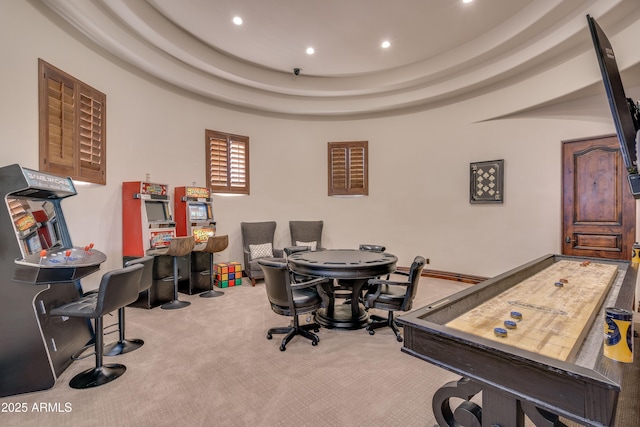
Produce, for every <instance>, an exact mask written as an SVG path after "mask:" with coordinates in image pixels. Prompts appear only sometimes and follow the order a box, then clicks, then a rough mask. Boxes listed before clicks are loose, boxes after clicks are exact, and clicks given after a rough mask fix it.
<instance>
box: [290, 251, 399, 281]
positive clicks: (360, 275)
mask: <svg viewBox="0 0 640 427" xmlns="http://www.w3.org/2000/svg"><path fill="white" fill-rule="evenodd" d="M397 261H398V258H397V257H396V256H395V255H392V254H389V253H383V252H371V251H361V250H357V249H328V250H322V251H308V252H296V253H293V254H291V255H290V256H289V257H288V262H289V267H290V268H291V270H293V271H294V272H295V273H299V274H306V275H309V276H324V277H332V278H336V279H366V278H371V277H377V276H382V275H385V274H389V273H391V272H393V271H394V270H395V268H396V262H397Z"/></svg>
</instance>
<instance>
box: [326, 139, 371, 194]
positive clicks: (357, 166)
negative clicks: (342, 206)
mask: <svg viewBox="0 0 640 427" xmlns="http://www.w3.org/2000/svg"><path fill="white" fill-rule="evenodd" d="M328 164H329V174H328V177H329V195H330V196H344V195H360V196H365V195H368V194H369V178H368V142H367V141H352V142H330V143H329V159H328Z"/></svg>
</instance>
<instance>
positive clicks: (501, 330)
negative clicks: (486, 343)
mask: <svg viewBox="0 0 640 427" xmlns="http://www.w3.org/2000/svg"><path fill="white" fill-rule="evenodd" d="M493 333H494V334H495V335H496V336H497V337H506V336H507V330H506V329H504V328H494V329H493Z"/></svg>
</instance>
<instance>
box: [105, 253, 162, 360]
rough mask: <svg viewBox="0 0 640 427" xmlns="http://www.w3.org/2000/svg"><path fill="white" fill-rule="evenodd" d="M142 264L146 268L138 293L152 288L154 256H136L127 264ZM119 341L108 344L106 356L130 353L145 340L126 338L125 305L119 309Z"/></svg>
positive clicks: (126, 265)
mask: <svg viewBox="0 0 640 427" xmlns="http://www.w3.org/2000/svg"><path fill="white" fill-rule="evenodd" d="M136 264H142V265H143V266H144V269H143V270H142V279H141V280H140V287H139V289H138V294H139V293H140V292H144V291H146V290H148V289H149V288H151V284H152V283H153V257H152V256H144V257H142V258H136V259H132V260H130V261H128V262H127V263H126V264H125V267H129V266H131V265H136ZM117 325H118V335H119V336H118V341H117V342H114V343H112V344H109V345H106V346H105V348H104V355H105V356H117V355H119V354H125V353H129V352H131V351H134V350H137V349H138V348H140V347H142V345H143V344H144V341H143V340H141V339H140V338H131V339H127V338H125V334H124V328H125V323H124V307H120V308H119V309H118V323H117Z"/></svg>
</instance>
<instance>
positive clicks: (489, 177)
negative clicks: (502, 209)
mask: <svg viewBox="0 0 640 427" xmlns="http://www.w3.org/2000/svg"><path fill="white" fill-rule="evenodd" d="M470 182H471V186H470V190H471V194H470V197H469V202H471V203H503V201H504V160H491V161H487V162H474V163H470Z"/></svg>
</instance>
